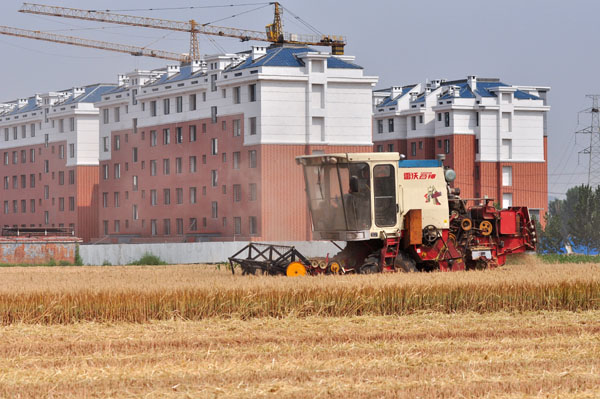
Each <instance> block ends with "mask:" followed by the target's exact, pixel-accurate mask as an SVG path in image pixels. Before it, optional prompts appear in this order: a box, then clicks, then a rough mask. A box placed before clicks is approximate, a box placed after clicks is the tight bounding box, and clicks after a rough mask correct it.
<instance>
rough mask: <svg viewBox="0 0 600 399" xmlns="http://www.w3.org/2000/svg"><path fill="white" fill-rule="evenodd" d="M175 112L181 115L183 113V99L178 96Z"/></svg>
mask: <svg viewBox="0 0 600 399" xmlns="http://www.w3.org/2000/svg"><path fill="white" fill-rule="evenodd" d="M175 111H176V112H177V113H178V114H179V113H182V112H183V97H182V96H178V97H176V98H175Z"/></svg>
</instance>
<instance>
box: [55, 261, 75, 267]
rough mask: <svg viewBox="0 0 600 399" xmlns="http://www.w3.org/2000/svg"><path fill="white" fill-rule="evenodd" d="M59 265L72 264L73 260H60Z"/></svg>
mask: <svg viewBox="0 0 600 399" xmlns="http://www.w3.org/2000/svg"><path fill="white" fill-rule="evenodd" d="M58 265H59V266H72V264H71V262H69V261H68V260H61V261H60V262H58Z"/></svg>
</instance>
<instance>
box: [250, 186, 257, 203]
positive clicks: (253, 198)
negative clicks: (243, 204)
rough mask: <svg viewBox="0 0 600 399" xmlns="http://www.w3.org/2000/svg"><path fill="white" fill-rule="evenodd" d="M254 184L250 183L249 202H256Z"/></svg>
mask: <svg viewBox="0 0 600 399" xmlns="http://www.w3.org/2000/svg"><path fill="white" fill-rule="evenodd" d="M256 196H257V193H256V183H250V201H256Z"/></svg>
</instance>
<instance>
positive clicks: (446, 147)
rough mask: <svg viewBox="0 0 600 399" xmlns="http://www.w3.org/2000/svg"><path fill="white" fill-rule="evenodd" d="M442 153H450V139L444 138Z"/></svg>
mask: <svg viewBox="0 0 600 399" xmlns="http://www.w3.org/2000/svg"><path fill="white" fill-rule="evenodd" d="M444 153H446V154H450V139H445V140H444Z"/></svg>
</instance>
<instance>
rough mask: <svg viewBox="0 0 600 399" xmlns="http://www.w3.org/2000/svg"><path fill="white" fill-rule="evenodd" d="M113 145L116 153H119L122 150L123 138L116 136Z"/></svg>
mask: <svg viewBox="0 0 600 399" xmlns="http://www.w3.org/2000/svg"><path fill="white" fill-rule="evenodd" d="M113 144H114V145H113V146H114V149H115V151H119V150H120V149H121V136H119V135H118V134H116V135H115V136H114V138H113Z"/></svg>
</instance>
